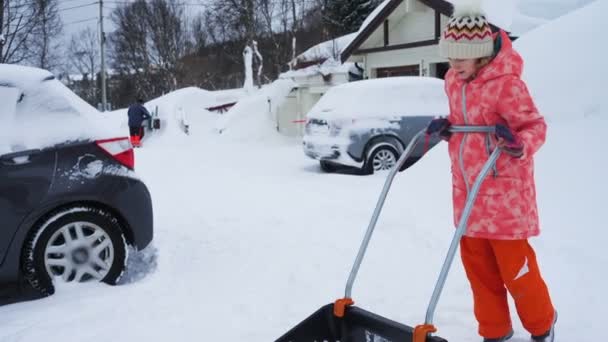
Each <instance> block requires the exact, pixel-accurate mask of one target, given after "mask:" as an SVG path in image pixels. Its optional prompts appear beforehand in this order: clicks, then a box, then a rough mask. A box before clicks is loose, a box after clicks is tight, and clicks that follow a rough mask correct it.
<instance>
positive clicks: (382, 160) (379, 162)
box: [363, 143, 400, 175]
mask: <svg viewBox="0 0 608 342" xmlns="http://www.w3.org/2000/svg"><path fill="white" fill-rule="evenodd" d="M369 151H370V152H369V153H368V156H367V159H366V160H365V166H364V167H363V172H364V173H365V174H369V175H371V174H373V173H374V172H377V171H388V170H390V169H391V168H392V167H393V166H395V164H397V161H398V160H399V156H400V154H399V151H398V149H397V148H396V147H395V146H393V145H392V144H390V143H379V144H376V145H374V146H372V148H371V149H370V150H369ZM389 166H390V167H389Z"/></svg>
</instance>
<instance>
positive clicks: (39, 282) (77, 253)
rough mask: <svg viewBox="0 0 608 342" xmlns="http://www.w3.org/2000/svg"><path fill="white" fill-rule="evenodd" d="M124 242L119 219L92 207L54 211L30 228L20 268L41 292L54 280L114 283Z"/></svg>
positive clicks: (123, 258) (121, 270) (124, 261)
mask: <svg viewBox="0 0 608 342" xmlns="http://www.w3.org/2000/svg"><path fill="white" fill-rule="evenodd" d="M127 253H128V252H127V243H126V240H125V236H124V234H123V232H122V229H121V226H120V224H119V222H118V220H117V219H116V218H115V217H114V216H113V215H112V214H110V213H108V212H106V211H104V210H100V209H97V208H92V207H86V206H82V207H80V206H79V207H73V208H69V209H64V210H61V211H59V212H55V213H53V214H51V215H49V216H47V218H46V219H45V220H44V222H43V223H42V224H40V225H39V226H38V227H37V228H36V229H34V230H33V231H32V233H31V234H30V235H29V237H28V239H27V240H26V243H25V247H24V250H23V254H22V269H23V272H24V274H25V278H26V279H27V280H28V281H29V283H30V284H31V286H32V287H33V288H34V289H36V290H38V291H39V292H40V293H41V294H42V295H44V296H48V295H51V294H53V293H54V292H55V287H54V285H53V282H54V281H60V282H84V281H101V282H104V283H107V284H110V285H114V284H116V283H117V282H118V281H119V280H120V277H121V276H122V274H123V273H124V271H125V268H126V265H127V257H128V255H127Z"/></svg>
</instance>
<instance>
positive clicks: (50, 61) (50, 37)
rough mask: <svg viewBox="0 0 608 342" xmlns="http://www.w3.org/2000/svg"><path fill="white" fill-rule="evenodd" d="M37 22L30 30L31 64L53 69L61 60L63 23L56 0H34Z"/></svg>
mask: <svg viewBox="0 0 608 342" xmlns="http://www.w3.org/2000/svg"><path fill="white" fill-rule="evenodd" d="M33 4H34V6H35V7H36V10H37V13H38V23H37V24H36V26H35V28H34V30H33V31H32V40H31V48H32V49H33V56H32V58H31V64H33V65H35V66H37V67H39V68H42V69H54V68H56V67H57V66H58V65H59V64H60V61H61V54H60V51H61V48H60V42H59V40H58V39H57V38H58V37H60V35H61V32H62V28H63V24H62V22H61V18H60V16H59V11H58V3H57V0H34V2H33Z"/></svg>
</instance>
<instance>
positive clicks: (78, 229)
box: [44, 221, 114, 282]
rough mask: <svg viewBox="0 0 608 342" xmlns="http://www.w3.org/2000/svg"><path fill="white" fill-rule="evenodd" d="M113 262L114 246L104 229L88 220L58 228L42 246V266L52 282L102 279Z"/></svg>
mask: <svg viewBox="0 0 608 342" xmlns="http://www.w3.org/2000/svg"><path fill="white" fill-rule="evenodd" d="M113 262H114V245H113V244H112V239H110V236H109V235H108V233H106V231H105V230H103V229H102V228H101V227H99V226H98V225H96V224H94V223H91V222H82V221H81V222H71V223H68V224H66V225H64V226H63V227H61V228H59V229H58V230H57V231H56V232H55V233H54V234H53V235H52V236H51V238H50V239H49V241H48V243H47V244H46V248H45V249H44V265H45V268H46V271H47V272H48V274H49V276H50V277H51V278H53V279H54V280H55V281H63V282H83V281H88V280H97V281H101V280H103V279H104V278H105V277H106V276H107V275H108V273H109V271H110V267H111V266H112V263H113Z"/></svg>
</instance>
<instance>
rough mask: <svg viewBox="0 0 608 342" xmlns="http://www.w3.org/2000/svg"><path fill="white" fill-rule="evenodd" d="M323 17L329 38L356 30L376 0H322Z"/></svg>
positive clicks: (373, 6)
mask: <svg viewBox="0 0 608 342" xmlns="http://www.w3.org/2000/svg"><path fill="white" fill-rule="evenodd" d="M324 1H325V3H324V6H323V19H324V21H325V24H326V27H327V29H328V33H329V35H330V36H331V38H335V37H339V36H343V35H345V34H348V33H352V32H356V31H357V30H358V29H359V27H361V24H362V23H363V21H365V18H367V16H369V14H370V13H371V12H372V11H373V10H374V9H375V8H376V6H378V4H379V1H378V0H324Z"/></svg>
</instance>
